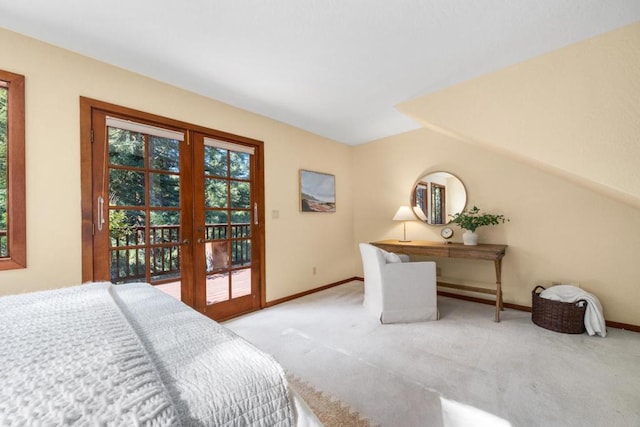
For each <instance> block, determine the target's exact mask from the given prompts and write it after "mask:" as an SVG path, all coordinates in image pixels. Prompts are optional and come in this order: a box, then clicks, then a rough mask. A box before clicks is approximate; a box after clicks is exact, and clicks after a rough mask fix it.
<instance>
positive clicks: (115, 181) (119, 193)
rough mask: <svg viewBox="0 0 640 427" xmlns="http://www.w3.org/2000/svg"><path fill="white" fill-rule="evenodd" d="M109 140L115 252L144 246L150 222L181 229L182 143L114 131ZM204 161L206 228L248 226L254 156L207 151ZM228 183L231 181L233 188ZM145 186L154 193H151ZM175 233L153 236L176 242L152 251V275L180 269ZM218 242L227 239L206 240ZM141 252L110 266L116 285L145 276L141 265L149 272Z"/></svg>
mask: <svg viewBox="0 0 640 427" xmlns="http://www.w3.org/2000/svg"><path fill="white" fill-rule="evenodd" d="M108 141H109V147H108V150H109V164H110V167H109V172H108V176H107V177H106V178H107V179H108V180H109V193H110V194H109V206H110V208H111V209H109V234H110V238H111V245H112V247H113V248H114V249H115V248H116V247H122V246H134V245H143V244H144V243H145V235H144V227H145V225H146V224H147V222H148V224H149V225H150V226H152V227H158V226H163V225H164V226H180V223H181V221H180V210H179V208H180V175H179V171H180V169H179V167H180V164H179V159H180V152H179V149H180V147H179V144H180V143H179V142H178V141H176V140H172V139H167V138H160V137H155V136H149V137H148V141H145V136H144V135H143V134H141V133H136V132H132V131H128V130H123V129H117V128H111V127H110V128H108ZM147 144H148V147H147V146H146V145H147ZM147 152H148V156H149V165H148V166H149V168H151V169H153V172H145V170H144V169H145V167H146V166H147V165H146V164H145V156H146V153H147ZM204 157H205V159H204V173H205V177H204V187H205V188H204V192H205V194H204V199H205V209H206V212H205V218H206V220H205V221H206V224H207V225H212V224H220V225H223V224H227V222H228V221H229V219H230V220H231V223H233V224H237V223H249V222H250V220H251V217H250V212H251V188H250V183H249V181H248V180H249V178H250V156H249V154H245V153H236V152H228V151H227V150H224V149H220V148H216V147H210V146H205V153H204ZM118 166H123V167H126V168H127V169H120V168H118ZM228 178H232V181H231V184H230V185H229V186H228V185H227V183H228V182H229V181H228V180H227V179H228ZM146 183H148V186H149V188H146V185H147V184H146ZM147 197H148V198H149V200H148V204H149V206H150V207H151V209H150V210H149V212H148V213H147V212H146V211H145V210H144V206H145V204H147V200H146V199H147ZM119 207H121V208H119ZM114 208H115V209H114ZM167 208H169V209H167ZM228 208H230V209H231V218H228V213H227V210H226V209H228ZM172 209H175V210H172ZM147 214H148V217H147ZM176 230H177V228H172V229H171V230H167V231H168V232H167V233H165V234H160V232H159V231H158V232H157V233H156V234H155V235H152V236H149V238H150V239H151V240H152V242H151V243H160V242H162V243H173V242H175V243H176V245H175V246H172V247H171V248H168V249H163V250H161V251H157V250H152V251H151V258H152V259H151V262H152V265H151V266H150V268H151V270H152V276H153V275H154V273H153V271H154V268H155V269H159V270H160V271H162V270H163V268H164V269H167V267H166V266H170V268H179V265H175V262H176V261H175V260H177V259H179V239H180V236H179V235H178V232H177V231H176ZM216 237H218V238H220V237H222V238H224V237H225V236H213V235H211V236H207V238H208V239H211V238H216ZM233 237H244V236H233ZM141 253H142V252H141V251H139V250H136V249H128V250H119V251H115V252H114V253H113V258H112V263H111V277H112V280H114V281H115V282H121V281H126V280H119V279H126V278H127V277H133V276H134V275H136V274H138V275H139V274H143V273H144V271H138V270H139V268H140V265H141V262H142V268H144V262H145V260H144V257H143V256H142V255H141ZM141 257H142V259H141Z"/></svg>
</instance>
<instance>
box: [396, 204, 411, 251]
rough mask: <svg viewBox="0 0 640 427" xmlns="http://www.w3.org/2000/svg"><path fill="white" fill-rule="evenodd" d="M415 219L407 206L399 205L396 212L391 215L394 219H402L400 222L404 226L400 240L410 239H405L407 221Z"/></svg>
mask: <svg viewBox="0 0 640 427" xmlns="http://www.w3.org/2000/svg"><path fill="white" fill-rule="evenodd" d="M415 219H416V217H415V215H414V214H413V212H412V211H411V208H410V207H409V206H400V207H399V208H398V211H397V212H396V214H395V215H394V216H393V220H394V221H404V222H403V224H402V225H403V228H404V238H403V239H402V240H400V241H401V242H410V241H411V240H407V221H415Z"/></svg>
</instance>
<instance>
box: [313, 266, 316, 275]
mask: <svg viewBox="0 0 640 427" xmlns="http://www.w3.org/2000/svg"><path fill="white" fill-rule="evenodd" d="M313 275H314V276H315V275H316V268H315V267H313Z"/></svg>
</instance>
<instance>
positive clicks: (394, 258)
mask: <svg viewBox="0 0 640 427" xmlns="http://www.w3.org/2000/svg"><path fill="white" fill-rule="evenodd" d="M379 250H380V251H381V252H382V255H384V260H385V261H386V263H387V264H394V263H397V262H402V258H400V255H398V254H394V253H393V252H387V251H385V250H384V249H379Z"/></svg>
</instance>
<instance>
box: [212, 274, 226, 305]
mask: <svg viewBox="0 0 640 427" xmlns="http://www.w3.org/2000/svg"><path fill="white" fill-rule="evenodd" d="M228 300H229V273H228V272H227V273H218V274H211V275H208V276H207V305H211V304H215V303H217V302H223V301H228Z"/></svg>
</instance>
